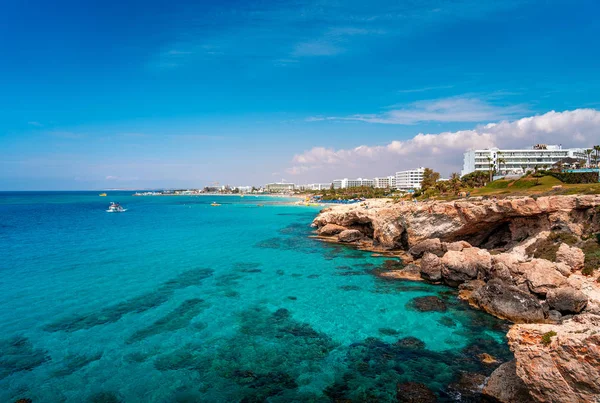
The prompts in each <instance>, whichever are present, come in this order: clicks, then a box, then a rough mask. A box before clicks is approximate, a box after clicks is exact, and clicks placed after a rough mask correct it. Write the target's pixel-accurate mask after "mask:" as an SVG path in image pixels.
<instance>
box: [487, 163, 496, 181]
mask: <svg viewBox="0 0 600 403" xmlns="http://www.w3.org/2000/svg"><path fill="white" fill-rule="evenodd" d="M487 160H488V168H489V169H490V182H491V181H493V180H494V160H493V159H492V157H487Z"/></svg>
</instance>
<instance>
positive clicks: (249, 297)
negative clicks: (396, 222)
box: [0, 192, 511, 403]
mask: <svg viewBox="0 0 600 403" xmlns="http://www.w3.org/2000/svg"><path fill="white" fill-rule="evenodd" d="M131 193H132V192H109V196H108V197H99V196H98V192H38V193H34V192H30V193H9V192H4V193H0V329H1V332H0V354H1V355H0V402H13V401H16V400H17V399H20V398H28V399H32V401H33V402H34V403H35V402H262V401H269V402H311V401H315V402H328V401H353V402H363V401H373V402H375V401H376V402H387V401H396V385H397V384H398V383H402V382H409V381H410V382H420V383H424V384H426V385H427V386H428V387H429V388H430V389H431V390H433V391H434V392H435V393H437V395H438V396H439V399H440V401H451V400H453V399H454V400H455V399H460V396H459V395H457V394H456V393H453V388H452V386H449V385H451V384H453V383H455V382H456V381H457V380H458V379H459V378H460V376H461V374H462V373H464V372H476V373H481V374H489V373H490V372H491V371H492V370H493V369H494V368H495V366H494V365H492V366H487V365H485V364H482V363H481V361H480V359H479V358H478V355H479V354H481V353H484V352H485V353H489V354H491V355H493V356H495V357H496V358H498V359H499V360H500V361H505V360H508V359H510V358H511V355H510V352H509V350H508V348H507V345H506V342H505V339H504V334H505V330H506V329H505V326H506V325H505V323H503V322H501V321H499V320H496V319H494V318H492V317H491V316H488V315H485V314H483V313H481V312H477V311H474V310H472V309H469V308H468V307H467V306H466V305H465V304H464V303H461V302H459V301H458V300H457V298H456V291H455V290H452V289H449V288H445V287H442V286H432V285H427V284H424V283H418V282H408V281H389V280H383V279H380V278H379V277H377V276H376V275H375V274H376V273H377V270H379V269H380V268H381V267H383V265H385V264H387V265H390V264H398V262H391V263H390V262H388V263H386V260H389V259H388V258H382V257H372V256H371V254H370V253H368V252H361V251H356V250H353V249H351V248H347V247H342V246H338V245H331V244H325V243H322V242H319V241H317V240H315V239H313V238H310V237H309V235H310V234H311V228H310V223H311V221H312V219H313V218H314V217H315V215H316V214H317V212H318V209H317V208H313V207H304V206H292V205H285V204H283V203H282V202H283V201H284V200H283V199H279V198H268V197H258V198H257V197H253V196H247V197H244V198H240V197H237V196H221V197H210V196H196V197H194V196H189V197H188V196H171V197H157V196H149V197H133V196H131ZM113 200H114V201H119V202H120V203H121V204H122V205H123V206H124V207H126V208H127V211H126V212H125V213H122V214H114V213H112V214H110V213H107V212H106V211H105V210H106V208H107V206H108V203H109V202H110V201H113ZM213 201H218V202H219V203H221V204H222V205H221V206H220V207H211V206H210V203H211V202H213ZM259 204H263V205H264V206H262V207H261V206H259ZM423 296H438V297H440V298H441V299H442V300H443V301H444V302H445V304H446V307H447V310H446V311H445V312H438V311H430V312H420V311H418V310H416V309H415V307H414V305H413V304H414V301H413V299H414V298H417V297H423Z"/></svg>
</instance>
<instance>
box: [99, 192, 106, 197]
mask: <svg viewBox="0 0 600 403" xmlns="http://www.w3.org/2000/svg"><path fill="white" fill-rule="evenodd" d="M98 196H100V197H106V193H100V194H99V195H98Z"/></svg>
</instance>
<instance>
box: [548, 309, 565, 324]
mask: <svg viewBox="0 0 600 403" xmlns="http://www.w3.org/2000/svg"><path fill="white" fill-rule="evenodd" d="M561 318H562V314H561V313H560V312H558V311H555V310H554V309H552V310H550V311H548V320H549V321H550V322H554V323H558V322H559V321H560V319H561Z"/></svg>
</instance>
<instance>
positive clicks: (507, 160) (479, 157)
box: [461, 144, 587, 176]
mask: <svg viewBox="0 0 600 403" xmlns="http://www.w3.org/2000/svg"><path fill="white" fill-rule="evenodd" d="M565 158H572V159H575V160H584V161H585V160H586V158H587V157H586V154H585V150H584V149H582V148H562V146H560V145H546V144H537V145H535V146H533V147H532V148H529V149H515V150H510V149H500V148H489V149H483V150H470V151H467V152H466V153H465V156H464V163H463V169H462V172H461V176H464V175H467V174H470V173H471V172H475V171H489V170H495V171H498V172H501V173H524V172H527V171H532V170H535V169H549V168H551V167H552V165H554V164H556V163H557V162H559V161H562V160H564V159H565Z"/></svg>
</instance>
